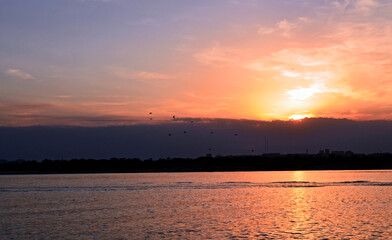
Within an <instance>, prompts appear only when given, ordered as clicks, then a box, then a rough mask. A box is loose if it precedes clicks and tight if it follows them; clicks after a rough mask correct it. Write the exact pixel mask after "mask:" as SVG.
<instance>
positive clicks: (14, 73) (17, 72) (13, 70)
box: [5, 68, 34, 79]
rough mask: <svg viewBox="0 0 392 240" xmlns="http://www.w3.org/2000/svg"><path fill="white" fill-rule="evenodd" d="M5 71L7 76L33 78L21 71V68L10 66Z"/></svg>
mask: <svg viewBox="0 0 392 240" xmlns="http://www.w3.org/2000/svg"><path fill="white" fill-rule="evenodd" d="M5 73H6V74H7V75H9V76H13V77H17V78H20V79H34V77H33V76H31V75H30V74H28V73H25V72H22V71H21V70H19V69H16V68H10V69H8V70H7V71H6V72H5Z"/></svg>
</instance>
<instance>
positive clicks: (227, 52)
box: [193, 44, 245, 66]
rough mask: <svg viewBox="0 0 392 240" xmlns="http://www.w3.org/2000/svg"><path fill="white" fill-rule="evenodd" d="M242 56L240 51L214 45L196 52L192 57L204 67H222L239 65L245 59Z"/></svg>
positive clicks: (242, 52)
mask: <svg viewBox="0 0 392 240" xmlns="http://www.w3.org/2000/svg"><path fill="white" fill-rule="evenodd" d="M244 54H245V52H244V51H242V50H241V49H237V48H232V47H223V46H221V45H220V44H214V46H213V47H210V48H206V49H203V50H201V51H199V52H197V53H196V54H194V55H193V57H194V59H195V60H196V61H197V62H199V63H202V64H204V65H212V66H223V65H228V64H234V63H239V62H240V61H241V60H242V59H243V58H244V57H245V56H244Z"/></svg>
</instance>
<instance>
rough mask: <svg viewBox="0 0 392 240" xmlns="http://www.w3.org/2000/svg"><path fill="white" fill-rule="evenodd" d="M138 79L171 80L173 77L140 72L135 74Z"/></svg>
mask: <svg viewBox="0 0 392 240" xmlns="http://www.w3.org/2000/svg"><path fill="white" fill-rule="evenodd" d="M135 76H136V77H137V78H140V79H162V80H164V79H170V78H171V77H170V76H169V75H166V74H162V73H156V72H138V73H136V74H135Z"/></svg>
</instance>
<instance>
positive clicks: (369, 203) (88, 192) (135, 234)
mask: <svg viewBox="0 0 392 240" xmlns="http://www.w3.org/2000/svg"><path fill="white" fill-rule="evenodd" d="M0 200H1V201H0V238H1V239H12V238H14V239H162V238H167V239H242V238H248V239H272V238H275V239H322V238H328V239H343V238H346V239H375V238H379V239H392V217H391V216H392V171H309V172H300V171H297V172H295V171H289V172H220V173H214V172H211V173H131V174H79V175H71V174H70V175H21V176H0Z"/></svg>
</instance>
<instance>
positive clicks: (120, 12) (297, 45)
mask: <svg viewBox="0 0 392 240" xmlns="http://www.w3.org/2000/svg"><path fill="white" fill-rule="evenodd" d="M391 12H392V2H391V1H389V0H296V1H292V0H274V1H270V0H227V1H224V0H222V1H209V0H208V1H207V0H198V1H191V0H166V1H150V0H143V1H131V0H130V1H126V0H36V1H29V0H23V1H22V0H2V1H1V7H0V126H31V125H76V126H105V125H118V124H137V123H141V122H162V121H165V120H169V119H171V118H172V116H173V115H175V116H176V117H177V118H226V119H254V120H267V121H270V120H288V119H290V118H293V119H297V118H303V117H323V118H348V119H354V120H381V119H382V120H392V94H391V93H392V14H391ZM150 112H151V114H149V113H150ZM150 118H152V119H153V120H150Z"/></svg>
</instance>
